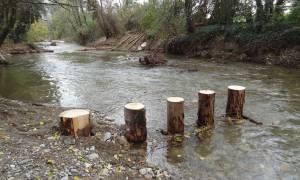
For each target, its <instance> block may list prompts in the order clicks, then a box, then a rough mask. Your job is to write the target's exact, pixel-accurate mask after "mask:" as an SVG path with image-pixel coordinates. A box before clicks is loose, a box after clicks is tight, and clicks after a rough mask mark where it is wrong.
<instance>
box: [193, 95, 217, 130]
mask: <svg viewBox="0 0 300 180" xmlns="http://www.w3.org/2000/svg"><path fill="white" fill-rule="evenodd" d="M215 94H216V93H215V91H212V90H201V91H199V92H198V98H199V99H198V121H197V124H198V126H213V125H214V114H215Z"/></svg>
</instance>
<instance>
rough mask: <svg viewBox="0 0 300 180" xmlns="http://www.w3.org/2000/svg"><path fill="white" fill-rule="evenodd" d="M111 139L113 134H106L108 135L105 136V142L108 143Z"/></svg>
mask: <svg viewBox="0 0 300 180" xmlns="http://www.w3.org/2000/svg"><path fill="white" fill-rule="evenodd" d="M111 137H112V134H111V133H110V132H106V133H105V134H104V138H103V141H108V140H110V139H111Z"/></svg>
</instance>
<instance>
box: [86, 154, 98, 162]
mask: <svg viewBox="0 0 300 180" xmlns="http://www.w3.org/2000/svg"><path fill="white" fill-rule="evenodd" d="M87 158H88V159H89V160H90V161H92V160H95V159H98V158H99V155H98V154H97V153H92V154H90V155H88V156H87Z"/></svg>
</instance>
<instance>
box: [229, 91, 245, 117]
mask: <svg viewBox="0 0 300 180" xmlns="http://www.w3.org/2000/svg"><path fill="white" fill-rule="evenodd" d="M245 89H246V88H245V87H243V86H236V85H232V86H228V99H227V106H226V116H227V117H230V118H232V119H235V120H241V119H243V108H244V103H245Z"/></svg>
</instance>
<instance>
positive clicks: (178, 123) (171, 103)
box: [167, 97, 184, 134]
mask: <svg viewBox="0 0 300 180" xmlns="http://www.w3.org/2000/svg"><path fill="white" fill-rule="evenodd" d="M167 106H168V107H167V111H168V112H167V113H168V114H167V119H168V132H169V133H171V134H176V133H180V134H183V133H184V99H183V98H181V97H169V98H168V99H167Z"/></svg>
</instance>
